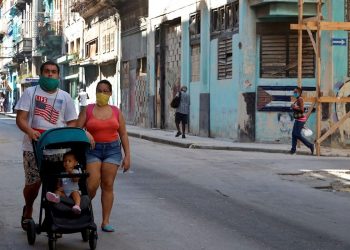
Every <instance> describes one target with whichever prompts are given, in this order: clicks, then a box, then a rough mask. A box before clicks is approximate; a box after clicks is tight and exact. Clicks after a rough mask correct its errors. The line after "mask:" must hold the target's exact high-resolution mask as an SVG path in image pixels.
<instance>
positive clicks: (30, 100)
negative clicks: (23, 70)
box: [15, 61, 77, 230]
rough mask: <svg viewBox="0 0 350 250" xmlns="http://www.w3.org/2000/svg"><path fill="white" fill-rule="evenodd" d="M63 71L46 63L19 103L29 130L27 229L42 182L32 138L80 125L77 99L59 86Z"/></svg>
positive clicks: (22, 124)
mask: <svg viewBox="0 0 350 250" xmlns="http://www.w3.org/2000/svg"><path fill="white" fill-rule="evenodd" d="M59 73H60V69H59V67H58V65H57V64H56V63H54V62H51V61H48V62H45V63H43V64H42V65H41V67H40V79H39V84H38V85H37V86H33V87H29V88H27V89H26V90H25V91H24V93H23V95H22V96H21V98H20V99H19V100H18V102H17V104H16V106H15V109H16V110H17V117H16V124H17V126H18V127H19V128H20V129H21V130H22V131H23V132H24V133H25V135H24V139H23V144H22V149H23V166H24V175H25V185H24V189H23V195H24V200H25V206H24V207H23V213H22V218H21V225H22V228H23V230H26V228H27V225H28V222H29V219H32V213H33V203H34V201H35V199H36V197H37V195H38V192H39V189H40V185H41V181H40V175H39V170H38V167H37V165H36V161H35V157H34V153H33V146H32V140H38V139H39V137H40V135H41V133H43V132H44V131H45V130H48V129H51V128H56V127H65V126H76V119H77V113H76V111H75V107H74V103H73V100H72V98H71V97H70V95H69V94H68V93H67V92H65V91H63V90H60V89H59V88H58V85H59ZM50 157H51V158H52V157H59V156H57V155H52V156H50ZM57 160H59V159H57Z"/></svg>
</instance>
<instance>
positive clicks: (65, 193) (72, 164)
mask: <svg viewBox="0 0 350 250" xmlns="http://www.w3.org/2000/svg"><path fill="white" fill-rule="evenodd" d="M78 165H79V163H78V160H77V158H76V156H75V154H74V152H73V151H69V152H67V153H65V154H64V155H63V167H64V169H65V173H67V174H79V173H80V171H79V170H78V169H77V166H78ZM78 182H79V178H78V177H76V178H62V179H59V181H58V182H57V189H56V191H55V193H52V192H47V193H46V199H47V200H48V201H51V202H53V203H59V202H60V200H61V199H60V197H71V198H72V199H73V201H74V206H73V207H72V211H73V212H74V213H75V214H80V213H81V209H80V200H81V198H80V191H79V184H78Z"/></svg>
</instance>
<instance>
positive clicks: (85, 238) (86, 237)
mask: <svg viewBox="0 0 350 250" xmlns="http://www.w3.org/2000/svg"><path fill="white" fill-rule="evenodd" d="M89 235H90V230H89V229H84V230H83V231H81V237H82V238H83V241H84V242H87V241H88V240H89Z"/></svg>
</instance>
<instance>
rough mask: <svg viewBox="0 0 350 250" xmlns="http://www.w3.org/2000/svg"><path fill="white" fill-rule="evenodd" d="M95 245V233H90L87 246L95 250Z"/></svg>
mask: <svg viewBox="0 0 350 250" xmlns="http://www.w3.org/2000/svg"><path fill="white" fill-rule="evenodd" d="M96 245H97V231H91V232H90V235H89V246H90V249H91V250H95V249H96Z"/></svg>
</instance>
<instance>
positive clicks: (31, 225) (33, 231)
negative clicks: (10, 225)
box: [27, 220, 36, 245]
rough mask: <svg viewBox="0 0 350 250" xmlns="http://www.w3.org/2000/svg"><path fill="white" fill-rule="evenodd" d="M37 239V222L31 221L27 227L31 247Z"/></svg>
mask: <svg viewBox="0 0 350 250" xmlns="http://www.w3.org/2000/svg"><path fill="white" fill-rule="evenodd" d="M35 237H36V228H35V222H34V220H29V221H28V227H27V240H28V243H29V245H34V243H35Z"/></svg>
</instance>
